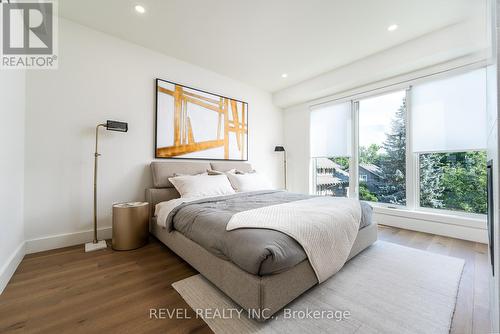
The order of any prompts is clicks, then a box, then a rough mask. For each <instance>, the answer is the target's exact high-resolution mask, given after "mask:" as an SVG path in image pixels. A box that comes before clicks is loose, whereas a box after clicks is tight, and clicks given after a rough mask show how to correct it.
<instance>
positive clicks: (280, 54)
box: [59, 0, 486, 92]
mask: <svg viewBox="0 0 500 334" xmlns="http://www.w3.org/2000/svg"><path fill="white" fill-rule="evenodd" d="M136 4H141V5H143V6H144V7H145V8H146V13H145V14H142V15H141V14H138V13H136V12H135V11H134V9H133V8H134V6H135V5H136ZM59 13H60V15H61V16H62V17H65V18H67V19H70V20H73V21H76V22H78V23H81V24H83V25H86V26H88V27H91V28H94V29H96V30H99V31H102V32H105V33H108V34H111V35H114V36H116V37H119V38H122V39H125V40H128V41H131V42H134V43H136V44H139V45H142V46H144V47H147V48H150V49H153V50H156V51H159V52H161V53H164V54H166V55H169V56H172V57H175V58H177V59H181V60H183V61H186V62H189V63H192V64H195V65H198V66H201V67H204V68H207V69H210V70H212V71H214V72H217V73H220V74H223V75H226V76H228V77H231V78H234V79H237V80H240V81H243V82H246V83H248V84H251V85H254V86H257V87H259V88H262V89H264V90H266V91H269V92H276V91H278V90H281V89H283V88H286V87H289V86H291V85H294V84H297V83H299V82H302V81H304V80H307V79H310V78H312V77H315V76H317V75H320V74H322V73H325V72H327V71H330V70H333V69H335V68H337V67H340V66H342V65H345V64H348V63H351V62H353V61H355V60H358V59H361V58H365V57H367V56H369V55H371V54H374V53H377V52H379V51H382V50H384V49H387V48H390V47H392V46H395V45H398V44H401V43H403V42H405V41H409V40H411V39H414V38H416V37H419V36H421V35H424V34H427V33H429V32H432V31H435V30H438V29H441V28H443V27H445V26H448V25H450V24H454V23H457V22H461V21H464V20H469V19H470V18H471V17H474V18H476V19H477V18H478V17H480V18H482V19H483V21H484V22H485V20H484V17H485V15H486V9H485V0H480V1H478V0H419V1H415V0H376V1H374V0H350V1H348V0H343V1H341V0H252V1H248V0H211V1H208V0H138V1H134V0H106V1H102V0H85V1H81V0H64V1H59ZM391 24H397V25H398V26H399V28H398V29H397V30H395V31H393V32H389V31H387V27H388V26H389V25H391ZM283 73H287V75H288V76H287V78H282V77H281V75H282V74H283Z"/></svg>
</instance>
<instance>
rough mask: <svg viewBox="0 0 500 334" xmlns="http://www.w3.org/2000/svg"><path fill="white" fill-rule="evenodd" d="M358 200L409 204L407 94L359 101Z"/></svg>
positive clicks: (387, 95) (394, 94)
mask: <svg viewBox="0 0 500 334" xmlns="http://www.w3.org/2000/svg"><path fill="white" fill-rule="evenodd" d="M358 174H359V198H360V199H362V200H367V201H372V202H381V203H390V204H397V205H405V204H406V91H404V90H403V91H398V92H395V93H391V94H385V95H381V96H376V97H372V98H368V99H363V100H360V101H359V166H358Z"/></svg>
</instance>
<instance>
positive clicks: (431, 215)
mask: <svg viewBox="0 0 500 334" xmlns="http://www.w3.org/2000/svg"><path fill="white" fill-rule="evenodd" d="M373 211H374V213H375V214H383V215H385V216H393V217H399V218H408V219H413V220H418V221H427V222H433V223H442V224H446V225H456V226H460V227H468V228H473V229H478V230H483V231H487V226H486V217H481V218H476V217H474V218H473V217H466V216H462V215H450V214H439V213H435V212H427V211H417V210H407V209H392V208H387V207H379V206H374V207H373Z"/></svg>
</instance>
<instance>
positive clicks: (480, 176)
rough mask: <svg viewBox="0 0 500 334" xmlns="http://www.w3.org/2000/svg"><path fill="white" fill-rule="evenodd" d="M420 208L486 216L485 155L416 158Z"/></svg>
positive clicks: (422, 156)
mask: <svg viewBox="0 0 500 334" xmlns="http://www.w3.org/2000/svg"><path fill="white" fill-rule="evenodd" d="M419 174H420V206H421V207H424V208H433V209H446V210H453V211H464V212H470V213H479V214H486V211H487V203H486V152H485V151H475V152H459V153H425V154H421V155H420V157H419Z"/></svg>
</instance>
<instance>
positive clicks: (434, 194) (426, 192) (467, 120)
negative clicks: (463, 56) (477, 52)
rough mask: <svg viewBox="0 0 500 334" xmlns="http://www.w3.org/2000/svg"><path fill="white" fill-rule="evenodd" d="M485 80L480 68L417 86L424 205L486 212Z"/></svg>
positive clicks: (415, 122)
mask: <svg viewBox="0 0 500 334" xmlns="http://www.w3.org/2000/svg"><path fill="white" fill-rule="evenodd" d="M485 82H486V74H485V71H484V70H476V71H472V72H468V73H465V74H461V75H457V76H453V77H450V78H447V79H444V80H437V81H432V82H428V83H425V84H421V85H417V86H415V87H413V89H412V108H413V109H412V111H413V112H412V115H413V117H412V118H413V119H412V126H413V128H412V129H413V131H412V137H413V140H412V142H413V151H414V152H415V153H416V154H417V155H418V164H419V182H418V183H419V197H420V200H419V205H420V207H424V208H434V209H445V210H453V211H463V212H470V213H480V214H485V213H486V205H487V204H486V201H487V198H486V153H485V151H484V150H485V149H486V122H487V120H486V112H485V110H486V86H485ZM429 119H432V124H433V126H429Z"/></svg>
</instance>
